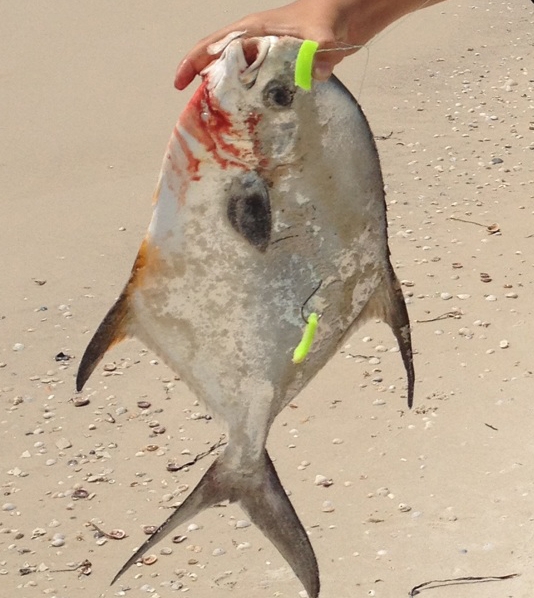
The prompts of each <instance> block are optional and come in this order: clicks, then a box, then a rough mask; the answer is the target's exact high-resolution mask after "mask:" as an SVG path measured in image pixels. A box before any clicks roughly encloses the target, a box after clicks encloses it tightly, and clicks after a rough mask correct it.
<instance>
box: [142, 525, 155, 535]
mask: <svg viewBox="0 0 534 598" xmlns="http://www.w3.org/2000/svg"><path fill="white" fill-rule="evenodd" d="M142 529H143V533H144V534H146V535H147V536H151V535H152V534H153V533H154V532H155V531H156V530H157V529H158V526H157V525H143V528H142Z"/></svg>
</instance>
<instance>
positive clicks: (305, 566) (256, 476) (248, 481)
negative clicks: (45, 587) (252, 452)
mask: <svg viewBox="0 0 534 598" xmlns="http://www.w3.org/2000/svg"><path fill="white" fill-rule="evenodd" d="M223 500H229V501H230V502H238V503H239V504H240V505H241V506H242V508H243V510H244V511H245V512H246V513H247V514H248V516H249V517H250V519H251V520H252V522H253V523H254V524H256V525H257V527H258V528H259V529H260V530H261V531H262V532H263V533H264V534H265V536H266V537H267V538H268V539H269V540H270V541H271V542H272V543H273V544H274V545H275V547H276V548H277V549H278V551H279V552H280V554H281V555H282V556H283V557H284V558H285V559H286V561H287V562H288V563H289V565H290V566H291V568H292V569H293V571H294V572H295V575H296V576H297V577H298V578H299V579H300V581H301V583H302V585H303V586H304V588H305V589H306V592H307V593H308V596H309V598H317V597H318V596H319V570H318V567H317V560H316V558H315V554H314V552H313V548H312V546H311V544H310V540H309V538H308V534H307V533H306V530H305V529H304V528H303V527H302V524H301V522H300V520H299V518H298V516H297V514H296V513H295V509H294V508H293V505H292V504H291V502H290V501H289V498H288V497H287V494H286V493H285V490H284V488H283V487H282V484H281V483H280V480H279V478H278V475H277V473H276V470H275V469H274V466H273V464H272V462H271V459H270V458H269V455H268V454H267V451H265V452H264V454H263V457H262V459H261V460H260V463H259V464H258V467H257V468H256V469H255V471H254V472H252V473H250V474H242V473H241V472H239V471H236V470H235V469H230V468H229V467H227V465H226V463H225V459H224V453H223V454H222V455H221V456H220V457H218V458H217V459H216V460H215V461H214V462H213V464H212V465H211V467H210V468H209V469H208V471H207V472H206V473H205V474H204V477H203V478H202V479H201V480H200V482H199V483H198V485H197V486H196V488H195V489H194V490H193V492H191V494H190V495H189V496H188V497H187V498H186V499H185V501H184V502H183V503H182V504H181V505H180V506H179V507H178V508H177V509H176V511H174V513H173V514H172V515H171V516H170V517H169V518H168V519H167V520H166V521H165V522H164V523H163V524H162V525H160V527H159V528H158V529H157V530H156V531H155V532H154V533H153V534H152V535H151V536H150V538H148V540H147V541H146V542H145V543H144V544H143V545H142V546H141V547H140V548H139V549H138V550H137V551H136V552H135V553H134V555H133V556H132V557H130V558H129V559H128V561H127V562H126V563H125V564H124V565H123V566H122V568H121V569H120V571H119V572H118V573H117V575H115V577H114V578H113V581H112V582H111V583H112V584H113V583H115V582H116V581H117V579H118V578H119V577H120V576H121V575H122V574H123V573H124V572H125V571H126V570H127V569H128V568H129V567H130V566H131V565H133V564H134V563H135V562H136V561H137V560H138V559H139V557H140V556H141V555H143V554H144V553H145V552H146V551H147V550H148V549H149V548H151V547H152V546H153V545H154V544H156V543H157V542H159V540H161V539H162V538H164V537H165V536H167V535H168V534H169V533H170V532H171V531H172V530H174V529H175V528H176V527H177V526H178V525H180V524H181V523H184V522H185V521H187V520H188V519H190V518H191V517H194V516H195V515H196V514H198V513H200V511H203V510H204V509H207V508H209V507H211V506H213V505H215V504H217V503H219V502H221V501H223Z"/></svg>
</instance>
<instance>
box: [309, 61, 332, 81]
mask: <svg viewBox="0 0 534 598" xmlns="http://www.w3.org/2000/svg"><path fill="white" fill-rule="evenodd" d="M331 74H332V65H331V64H330V63H328V62H316V63H315V64H314V65H313V78H314V79H316V80H317V81H326V80H327V79H328V78H329V77H330V75H331Z"/></svg>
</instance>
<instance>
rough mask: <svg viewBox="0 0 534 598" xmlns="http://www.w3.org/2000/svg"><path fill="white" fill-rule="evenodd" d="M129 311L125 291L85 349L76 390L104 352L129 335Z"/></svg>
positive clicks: (81, 385)
mask: <svg viewBox="0 0 534 598" xmlns="http://www.w3.org/2000/svg"><path fill="white" fill-rule="evenodd" d="M128 311H129V310H128V295H127V293H126V292H125V291H123V292H122V294H121V296H120V297H119V298H118V299H117V301H116V303H115V305H113V307H112V308H111V309H110V310H109V311H108V313H107V314H106V317H105V318H104V319H103V320H102V323H101V324H100V326H99V327H98V329H97V331H96V332H95V334H94V336H93V338H92V339H91V342H90V343H89V345H88V346H87V349H85V353H84V354H83V357H82V361H81V363H80V367H79V369H78V374H77V376H76V390H77V391H78V392H80V390H82V388H83V387H84V384H85V383H86V382H87V380H88V378H89V376H90V375H91V374H92V373H93V370H94V369H95V368H96V366H97V365H98V363H99V362H100V360H101V359H102V357H104V353H105V352H106V351H107V350H108V349H109V348H110V347H112V346H113V345H116V344H117V343H119V342H120V341H122V340H123V339H124V338H125V337H126V336H128V333H127V321H128Z"/></svg>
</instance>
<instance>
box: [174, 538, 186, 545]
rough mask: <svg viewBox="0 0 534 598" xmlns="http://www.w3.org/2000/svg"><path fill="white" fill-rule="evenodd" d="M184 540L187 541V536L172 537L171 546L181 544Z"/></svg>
mask: <svg viewBox="0 0 534 598" xmlns="http://www.w3.org/2000/svg"><path fill="white" fill-rule="evenodd" d="M184 540H187V536H174V537H173V539H172V542H173V544H181V543H182V542H183V541H184Z"/></svg>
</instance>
